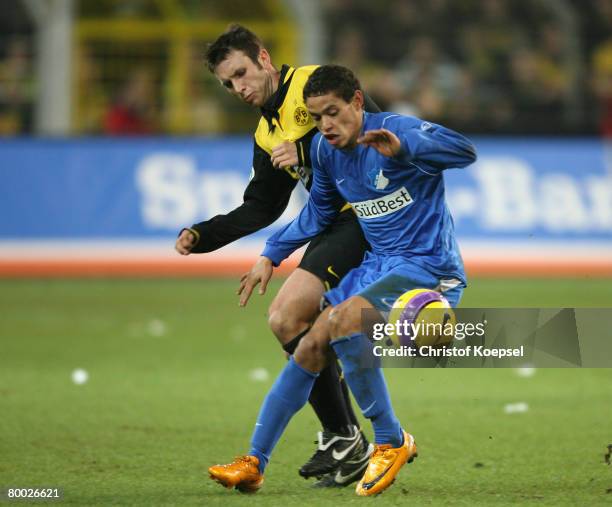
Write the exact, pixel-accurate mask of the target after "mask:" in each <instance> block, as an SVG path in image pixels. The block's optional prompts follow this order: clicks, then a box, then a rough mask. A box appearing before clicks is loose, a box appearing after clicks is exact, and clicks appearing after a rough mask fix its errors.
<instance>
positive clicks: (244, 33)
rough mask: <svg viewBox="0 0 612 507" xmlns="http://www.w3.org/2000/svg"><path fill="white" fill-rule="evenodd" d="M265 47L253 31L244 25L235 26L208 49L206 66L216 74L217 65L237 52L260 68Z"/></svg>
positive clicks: (231, 26)
mask: <svg viewBox="0 0 612 507" xmlns="http://www.w3.org/2000/svg"><path fill="white" fill-rule="evenodd" d="M263 47H264V45H263V42H261V39H260V38H259V37H257V35H255V34H254V33H253V32H251V30H249V29H248V28H245V27H244V26H242V25H239V24H233V25H230V26H229V27H228V28H227V30H226V31H225V32H223V33H222V34H221V35H219V37H217V40H215V41H214V42H212V43H210V44H209V45H208V47H207V48H206V54H205V58H206V65H207V66H208V70H210V71H211V72H213V73H214V72H215V69H216V68H217V65H219V64H220V63H221V62H222V61H223V60H225V59H226V58H227V55H228V54H229V53H230V52H231V51H233V50H236V51H242V52H243V53H244V54H245V55H247V56H248V57H249V58H250V59H251V60H252V61H253V63H255V64H256V65H257V66H258V67H259V66H260V65H259V62H258V61H257V57H258V56H259V52H260V51H261V49H262V48H263Z"/></svg>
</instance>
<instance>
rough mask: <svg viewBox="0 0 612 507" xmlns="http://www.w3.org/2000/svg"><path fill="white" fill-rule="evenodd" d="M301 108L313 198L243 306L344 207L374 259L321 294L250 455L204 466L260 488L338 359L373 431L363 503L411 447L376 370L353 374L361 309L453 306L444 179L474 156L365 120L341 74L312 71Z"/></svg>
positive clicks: (455, 143) (458, 269)
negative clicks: (424, 300) (408, 298)
mask: <svg viewBox="0 0 612 507" xmlns="http://www.w3.org/2000/svg"><path fill="white" fill-rule="evenodd" d="M304 99H305V101H306V106H307V108H308V111H309V113H310V115H311V116H312V118H313V119H314V121H315V123H316V125H317V128H318V129H319V133H318V134H317V135H316V136H315V138H314V139H313V142H312V145H311V159H312V161H313V173H314V182H313V186H312V189H311V192H310V198H309V201H308V203H307V204H306V206H305V207H304V209H303V210H302V211H301V213H300V214H299V215H298V217H297V218H296V219H295V220H294V221H293V222H291V223H290V224H288V225H287V226H285V227H284V228H283V229H281V230H280V231H279V232H277V233H276V234H274V235H273V236H272V237H270V239H269V240H268V242H267V245H266V248H265V250H264V251H263V253H262V256H261V257H260V259H259V261H258V262H257V263H256V264H255V265H254V266H253V268H252V269H251V271H250V273H249V275H248V276H247V277H246V279H244V280H243V281H242V283H241V286H240V290H239V292H240V293H241V302H242V303H246V302H247V300H248V299H249V297H250V295H251V292H252V291H253V289H254V287H255V286H256V285H257V284H258V283H260V282H261V283H262V288H265V286H266V285H267V283H268V280H269V279H270V277H271V276H272V271H273V266H278V265H279V264H280V263H281V262H282V261H283V260H284V259H285V258H286V257H288V256H289V255H290V254H291V253H292V252H293V251H294V250H296V249H297V248H299V247H300V246H302V245H304V244H305V243H307V242H308V241H309V240H310V239H311V238H313V237H315V236H316V235H317V234H319V233H320V232H321V231H322V230H323V229H324V228H325V227H326V226H327V225H328V224H329V223H331V221H332V220H333V219H334V217H335V215H336V213H337V211H336V210H337V209H339V207H338V203H339V202H341V201H344V202H349V203H350V204H351V205H352V207H353V209H354V211H355V213H356V214H357V217H358V219H359V222H360V225H361V227H362V229H363V231H364V234H365V236H366V239H367V240H368V241H369V243H370V245H371V247H372V251H371V252H367V253H366V255H365V257H364V260H363V262H362V264H361V265H360V266H359V267H357V268H354V269H353V270H352V271H350V272H349V273H348V274H347V275H346V276H345V278H344V279H343V280H342V281H341V282H340V284H339V285H338V286H337V287H336V288H334V289H332V290H330V291H328V292H326V293H325V296H324V301H325V304H326V305H327V306H326V308H325V309H324V310H323V312H322V313H321V314H320V316H319V317H318V319H317V320H316V322H315V323H314V325H313V326H312V328H311V329H310V331H309V332H308V334H307V335H306V336H305V337H304V338H302V341H301V342H300V344H299V346H298V347H297V349H296V351H295V353H294V354H293V356H291V358H290V360H289V361H288V363H287V366H286V367H285V368H284V369H283V371H282V372H281V374H280V375H279V377H278V378H277V380H276V382H275V383H274V385H273V386H272V388H271V389H270V391H269V393H268V395H267V397H266V399H265V400H264V402H263V405H262V407H261V411H260V413H259V417H258V419H257V423H256V425H255V430H254V432H253V436H252V439H251V450H250V451H249V454H248V455H246V456H241V457H239V458H237V459H236V460H235V461H234V462H232V463H230V464H228V465H215V466H212V467H210V468H209V474H210V476H211V478H212V479H214V480H216V481H218V482H220V483H221V484H223V485H224V486H226V487H228V488H233V487H236V488H237V489H239V490H241V491H243V492H254V491H257V490H258V489H259V488H260V487H261V485H262V484H263V472H264V469H265V466H266V465H267V463H268V460H269V458H270V455H271V453H272V450H273V448H274V446H275V445H276V443H277V442H278V439H279V438H280V436H281V435H282V433H283V431H284V429H285V427H286V426H287V424H288V423H289V420H290V419H291V417H292V416H293V415H294V414H295V413H296V412H297V411H298V410H300V409H301V408H302V407H303V406H304V405H305V404H306V401H307V399H308V396H309V393H310V390H311V388H312V385H313V383H314V381H315V379H316V378H317V375H318V372H320V371H321V370H322V369H323V368H324V367H325V365H326V364H327V363H328V361H329V359H330V357H333V353H335V355H336V356H337V357H338V359H340V361H341V362H342V364H343V367H344V375H345V378H346V381H347V383H348V385H349V387H350V389H351V391H352V393H353V395H354V397H355V399H356V401H357V403H358V404H359V407H360V408H361V410H362V412H363V415H364V416H365V417H367V418H368V419H370V421H371V422H372V426H373V429H374V438H375V443H376V446H375V450H374V452H373V454H372V456H371V457H370V461H369V464H368V467H367V468H366V471H365V473H364V475H363V477H362V478H361V480H360V481H359V482H358V484H357V488H356V492H357V494H358V495H361V496H370V495H375V494H378V493H380V492H382V491H383V490H384V489H385V488H387V487H389V486H390V485H391V484H392V483H393V481H394V480H395V477H396V476H397V474H398V472H399V470H400V468H401V467H402V466H403V465H404V464H405V463H406V462H410V461H412V459H414V457H416V455H417V449H416V445H415V442H414V438H413V436H412V435H410V434H409V433H408V432H406V431H405V430H403V429H402V427H401V425H400V422H399V421H398V419H397V417H396V416H395V414H394V412H393V407H392V405H391V400H390V397H389V393H388V391H387V386H386V383H385V380H384V376H383V373H382V370H381V369H380V368H362V367H360V358H361V357H362V355H363V353H364V350H365V351H366V352H367V351H368V347H369V348H371V343H370V342H369V340H368V338H367V337H366V336H365V335H364V334H363V333H362V328H361V315H362V311H363V310H366V309H376V310H378V311H379V312H381V313H384V312H387V311H389V310H390V308H391V306H392V304H393V302H394V301H395V299H396V298H397V297H399V296H400V295H401V294H403V293H404V292H406V291H408V290H410V289H415V288H429V289H435V290H438V291H440V292H441V293H443V294H444V296H445V297H446V299H447V300H448V301H449V302H450V304H451V305H452V306H456V305H457V304H458V302H459V299H460V298H461V294H462V291H463V288H464V287H465V286H466V279H465V273H464V269H463V261H462V259H461V255H460V253H459V249H458V246H457V243H456V241H455V236H454V230H453V220H452V217H451V215H450V212H449V210H448V208H447V206H446V202H445V198H444V180H443V177H442V171H443V170H444V169H448V168H453V167H465V166H467V165H469V164H471V163H472V162H474V161H475V160H476V154H475V149H474V146H473V145H472V143H471V142H470V141H469V140H467V139H466V138H465V137H463V136H462V135H460V134H458V133H456V132H453V131H452V130H449V129H447V128H444V127H442V126H440V125H436V124H432V123H429V122H425V121H422V120H420V119H418V118H414V117H409V116H402V115H398V114H392V113H366V112H364V110H363V92H362V91H361V87H360V85H359V82H358V80H357V79H356V78H355V76H354V75H353V73H352V72H351V71H350V70H349V69H346V68H344V67H340V66H336V65H326V66H322V67H319V68H318V69H316V70H315V71H314V72H313V73H312V75H311V76H310V78H309V79H308V81H307V83H306V85H305V87H304ZM260 292H261V290H260Z"/></svg>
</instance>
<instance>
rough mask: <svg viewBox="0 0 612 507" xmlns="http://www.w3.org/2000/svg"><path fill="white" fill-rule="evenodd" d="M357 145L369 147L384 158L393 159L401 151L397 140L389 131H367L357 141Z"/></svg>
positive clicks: (400, 145)
mask: <svg viewBox="0 0 612 507" xmlns="http://www.w3.org/2000/svg"><path fill="white" fill-rule="evenodd" d="M357 142H358V143H359V144H363V145H365V146H370V147H371V148H374V149H375V150H376V151H377V152H378V153H380V154H381V155H384V156H385V157H395V156H396V155H397V154H398V153H399V152H400V150H401V149H402V144H401V142H400V140H399V138H398V137H397V136H396V135H395V134H394V133H393V132H391V131H390V130H387V129H374V130H367V131H366V132H364V133H363V135H362V136H361V137H359V138H358V139H357Z"/></svg>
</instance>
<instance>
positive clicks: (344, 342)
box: [330, 296, 417, 496]
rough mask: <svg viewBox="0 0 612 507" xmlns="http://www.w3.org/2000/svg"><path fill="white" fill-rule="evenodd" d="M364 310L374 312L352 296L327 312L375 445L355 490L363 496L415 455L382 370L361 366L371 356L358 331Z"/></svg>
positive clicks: (333, 343) (387, 481) (390, 478)
mask: <svg viewBox="0 0 612 507" xmlns="http://www.w3.org/2000/svg"><path fill="white" fill-rule="evenodd" d="M366 310H367V311H375V309H374V306H373V305H372V304H371V303H370V302H369V301H367V300H366V299H364V298H363V297H360V296H353V297H350V298H349V299H347V300H346V301H344V302H343V303H341V304H340V305H338V306H336V307H335V308H334V309H333V310H332V312H331V313H330V336H331V346H332V348H333V350H334V351H335V353H336V355H337V356H338V359H340V361H341V362H342V366H343V369H344V375H345V377H346V380H347V383H348V385H349V387H350V388H351V391H352V392H353V395H354V396H355V399H356V400H357V403H358V404H359V406H360V407H361V409H362V412H363V415H364V416H365V417H367V418H368V419H370V421H371V422H372V426H373V428H374V438H375V442H376V446H375V448H374V452H373V453H372V456H371V457H370V460H369V464H368V466H367V469H366V470H365V473H364V475H363V477H362V479H361V480H360V482H359V483H358V485H357V490H356V491H357V494H359V495H363V496H369V495H375V494H378V493H380V492H382V491H383V490H384V489H386V488H387V487H389V486H390V485H391V484H392V483H393V481H394V480H395V477H396V476H397V474H398V472H399V470H400V468H401V467H402V466H403V465H404V464H405V463H406V462H407V461H412V459H414V457H415V456H416V454H417V451H416V445H415V443H414V438H413V437H412V435H410V434H408V433H406V432H405V431H403V430H402V427H401V425H400V422H399V420H398V419H397V417H396V416H395V413H394V411H393V407H392V404H391V399H390V396H389V392H388V390H387V385H386V383H385V379H384V376H383V372H382V370H381V369H380V368H379V367H377V365H373V366H370V367H363V366H362V362H363V360H364V358H368V357H369V358H373V357H374V356H373V354H372V352H371V351H372V344H371V343H370V341H369V339H368V337H367V336H366V335H365V334H363V332H362V316H363V312H364V311H366ZM339 473H342V469H341V470H340V471H339Z"/></svg>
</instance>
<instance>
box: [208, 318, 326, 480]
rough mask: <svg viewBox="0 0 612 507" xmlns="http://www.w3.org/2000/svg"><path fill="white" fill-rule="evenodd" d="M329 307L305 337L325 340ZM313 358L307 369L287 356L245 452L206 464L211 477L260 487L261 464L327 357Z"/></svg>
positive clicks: (306, 397)
mask: <svg viewBox="0 0 612 507" xmlns="http://www.w3.org/2000/svg"><path fill="white" fill-rule="evenodd" d="M330 310H331V308H328V309H326V310H325V311H324V312H323V313H322V314H321V315H320V316H319V318H318V319H317V320H316V321H315V323H314V324H313V327H312V328H311V330H310V331H309V332H308V334H307V335H306V336H307V337H308V336H317V342H320V343H324V342H326V341H329V323H328V318H327V317H328V315H329V312H330ZM306 343H307V342H306ZM300 347H302V348H303V346H302V345H300V346H298V350H299V349H300ZM316 360H317V361H318V362H310V363H309V366H310V368H311V369H306V368H304V367H303V366H301V365H299V364H298V363H297V362H296V361H295V359H294V357H293V356H292V357H290V358H289V361H288V362H287V365H286V366H285V368H284V369H283V371H282V372H281V374H280V375H279V376H278V378H277V379H276V381H275V382H274V385H273V386H272V388H271V389H270V391H269V392H268V395H267V396H266V398H265V400H264V402H263V404H262V406H261V410H260V412H259V416H258V418H257V422H256V424H255V430H254V431H253V436H252V438H251V450H250V451H249V453H248V455H246V456H240V457H238V458H236V460H234V461H233V462H232V463H230V464H228V465H215V466H212V467H210V468H209V469H208V472H209V474H210V477H211V479H213V480H215V481H217V482H219V483H221V484H222V485H224V486H225V487H227V488H236V489H238V490H240V491H244V492H254V491H257V489H259V488H260V487H261V485H262V483H263V474H264V470H265V467H266V465H267V463H268V460H269V459H270V455H271V454H272V451H273V450H274V447H275V446H276V443H277V442H278V440H279V438H280V437H281V435H282V434H283V432H284V431H285V428H286V427H287V424H288V423H289V421H290V420H291V418H292V417H293V415H294V414H295V413H296V412H297V411H298V410H300V409H301V408H302V407H303V406H304V405H305V404H306V401H307V400H308V396H309V395H310V391H311V390H312V386H313V384H314V382H315V380H316V378H317V377H318V375H319V372H320V371H321V370H322V369H323V368H324V367H325V365H326V361H327V358H326V356H324V355H323V356H321V355H319V356H317V357H316Z"/></svg>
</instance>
